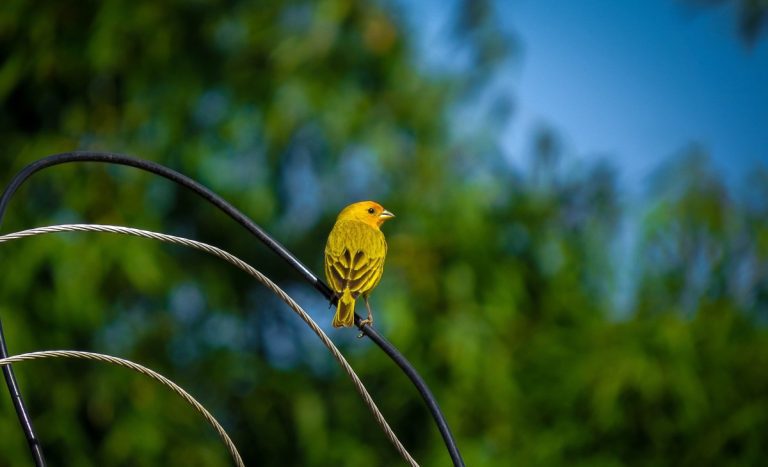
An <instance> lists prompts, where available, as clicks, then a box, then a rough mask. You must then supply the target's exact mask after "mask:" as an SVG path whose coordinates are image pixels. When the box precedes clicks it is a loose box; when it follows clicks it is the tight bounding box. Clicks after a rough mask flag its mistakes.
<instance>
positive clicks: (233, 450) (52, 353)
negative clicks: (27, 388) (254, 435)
mask: <svg viewBox="0 0 768 467" xmlns="http://www.w3.org/2000/svg"><path fill="white" fill-rule="evenodd" d="M44 358H79V359H85V360H95V361H99V362H105V363H111V364H113V365H119V366H122V367H125V368H129V369H131V370H133V371H135V372H137V373H141V374H142V375H145V376H149V377H150V378H152V379H154V380H155V381H158V382H160V383H162V384H163V385H165V386H167V387H168V388H170V389H171V390H172V391H173V392H175V393H176V394H178V395H179V396H181V397H182V398H183V399H184V400H186V401H187V402H188V403H189V404H190V405H191V406H192V407H193V408H194V409H195V410H197V411H198V412H199V413H200V414H201V415H202V416H203V417H204V418H205V420H206V421H207V422H208V423H209V424H210V425H211V426H212V427H213V429H214V430H216V432H217V433H218V434H219V438H221V440H222V441H223V442H224V444H225V445H226V446H227V449H228V450H229V454H230V455H231V456H232V460H233V461H234V463H235V465H237V466H238V467H245V464H244V463H243V459H242V457H240V453H239V452H238V451H237V447H236V446H235V443H233V442H232V439H230V437H229V435H228V434H227V432H226V430H224V427H222V426H221V424H220V423H219V422H218V421H217V420H216V418H214V416H213V415H211V413H210V412H208V410H207V409H206V408H205V407H204V406H203V405H202V404H201V403H199V402H198V401H197V400H196V399H195V398H194V397H192V395H190V394H189V393H188V392H187V391H185V390H184V389H183V388H182V387H181V386H179V385H178V384H176V383H174V382H173V381H171V380H170V379H168V378H166V377H165V376H163V375H161V374H160V373H158V372H156V371H154V370H151V369H149V368H147V367H145V366H142V365H139V364H138V363H135V362H132V361H130V360H126V359H124V358H119V357H113V356H111V355H106V354H101V353H95V352H83V351H79V350H42V351H38V352H29V353H23V354H19V355H12V356H10V357H6V358H0V366H6V365H10V364H11V363H16V362H23V361H30V360H40V359H44Z"/></svg>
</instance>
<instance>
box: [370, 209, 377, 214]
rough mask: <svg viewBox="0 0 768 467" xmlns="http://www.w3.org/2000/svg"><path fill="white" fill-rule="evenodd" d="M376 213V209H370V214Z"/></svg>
mask: <svg viewBox="0 0 768 467" xmlns="http://www.w3.org/2000/svg"><path fill="white" fill-rule="evenodd" d="M374 212H376V210H375V209H373V208H368V214H373V213H374Z"/></svg>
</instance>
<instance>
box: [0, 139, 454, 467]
mask: <svg viewBox="0 0 768 467" xmlns="http://www.w3.org/2000/svg"><path fill="white" fill-rule="evenodd" d="M68 162H106V163H111V164H118V165H125V166H130V167H135V168H137V169H141V170H144V171H147V172H151V173H154V174H156V175H160V176H161V177H164V178H167V179H168V180H171V181H173V182H176V183H178V184H179V185H182V186H183V187H185V188H187V189H189V190H191V191H193V192H195V193H197V194H198V195H200V196H201V197H202V198H203V199H205V200H206V201H208V202H210V203H211V204H213V205H214V206H216V207H218V208H219V209H220V210H221V211H223V212H224V213H225V214H227V215H228V216H229V217H231V218H232V219H234V220H235V221H237V223H239V224H240V225H241V226H243V227H245V228H246V229H247V230H248V231H249V232H251V233H252V234H253V235H255V236H256V237H257V238H258V239H259V240H261V242H262V243H264V244H265V245H267V247H269V248H270V249H271V250H272V251H274V252H275V253H276V254H277V255H278V256H280V257H281V258H282V259H283V260H285V261H286V262H287V263H288V264H290V265H291V266H292V267H293V268H294V269H296V271H298V272H299V274H300V275H301V276H302V277H303V278H304V280H306V281H307V282H309V283H310V284H311V285H312V286H313V287H314V288H315V289H317V291H318V292H320V293H321V294H323V296H324V297H325V298H326V299H328V300H330V301H331V302H333V303H335V302H336V297H335V295H334V293H333V291H332V290H331V289H330V288H329V287H328V286H327V285H326V284H325V282H323V281H322V280H321V279H319V278H318V277H317V276H315V275H314V274H312V271H310V270H309V268H307V267H306V266H305V265H304V264H303V263H302V262H301V261H299V260H298V259H297V258H296V257H295V256H294V255H293V254H292V253H291V252H290V251H288V250H287V249H286V248H285V247H284V246H283V245H281V244H280V243H279V242H277V241H276V240H275V239H273V238H272V237H270V236H269V234H267V233H266V232H264V230H262V229H261V228H260V227H259V226H258V225H256V224H255V223H254V222H253V221H252V220H251V219H249V218H248V217H247V216H245V215H244V214H243V213H241V212H240V211H239V210H237V209H236V208H235V207H234V206H232V205H231V204H229V203H228V202H227V201H225V200H224V199H223V198H221V197H220V196H219V195H217V194H216V193H214V192H212V191H211V190H209V189H208V188H206V187H205V186H203V185H201V184H200V183H198V182H196V181H194V180H192V179H191V178H189V177H187V176H185V175H182V174H180V173H179V172H176V171H175V170H172V169H169V168H168V167H165V166H163V165H161V164H158V163H156V162H152V161H148V160H143V159H136V158H132V157H129V156H125V155H122V154H113V153H107V152H68V153H62V154H54V155H52V156H48V157H44V158H42V159H39V160H37V161H35V162H33V163H31V164H29V165H27V166H26V167H24V168H23V169H22V170H21V171H19V172H18V173H17V174H16V176H15V177H13V179H12V180H11V182H10V183H9V184H8V187H7V188H6V189H5V191H4V192H3V194H2V197H0V224H2V220H3V216H4V215H5V210H6V208H7V206H8V202H9V201H10V199H11V197H12V196H13V194H14V193H15V192H16V190H18V188H19V187H20V186H21V185H22V184H23V183H24V181H25V180H26V179H28V178H29V177H30V176H32V174H34V173H35V172H37V171H39V170H42V169H45V168H47V167H51V166H54V165H59V164H64V163H68ZM361 320H362V318H361V317H360V316H359V315H357V314H355V325H357V326H358V327H359V328H360V330H361V331H362V333H363V334H364V335H366V336H368V338H370V339H371V340H372V341H373V342H374V343H375V344H376V345H378V346H379V347H380V348H381V349H382V350H383V351H384V353H386V354H387V355H388V356H389V357H390V358H391V359H392V360H393V361H394V362H395V363H396V364H397V366H399V367H400V369H401V370H403V372H404V373H405V374H406V375H407V376H408V378H409V379H410V380H411V382H412V383H413V385H414V386H416V389H417V390H418V391H419V394H420V395H421V397H422V399H424V402H425V403H426V404H427V408H428V409H429V411H430V413H431V414H432V417H433V418H434V420H435V423H436V424H437V428H438V430H440V434H441V435H442V437H443V441H444V442H445V445H446V448H447V449H448V454H449V455H450V457H451V460H452V461H453V465H454V466H457V467H459V466H461V467H463V466H464V460H463V459H462V457H461V454H460V453H459V449H458V446H457V445H456V441H455V439H454V438H453V434H452V433H451V429H450V427H449V426H448V422H447V421H446V420H445V416H444V415H443V412H442V411H441V410H440V406H439V405H438V404H437V400H436V399H435V397H434V395H433V394H432V392H431V391H430V390H429V387H428V386H427V384H426V383H425V382H424V380H423V379H422V378H421V375H419V373H418V372H417V371H416V369H415V368H414V367H413V366H412V365H411V364H410V362H408V360H407V359H406V358H405V357H404V356H403V355H402V354H401V353H400V352H399V351H398V350H397V349H396V348H395V346H393V345H392V344H391V343H390V342H389V341H387V340H386V339H385V338H384V337H383V336H382V335H381V334H379V333H378V332H377V331H376V330H375V329H373V328H372V327H370V326H366V325H364V326H362V327H361V326H360V321H361ZM0 355H2V356H3V357H7V356H8V355H7V349H6V344H5V335H4V334H3V331H2V323H0ZM3 373H4V374H5V380H6V384H7V385H8V389H9V391H10V393H11V397H12V398H13V403H14V407H15V408H16V413H17V415H18V417H19V422H20V423H21V425H22V427H23V429H24V433H25V435H26V436H27V440H28V442H29V445H30V449H31V450H32V454H33V457H34V458H35V462H36V464H37V465H38V466H42V465H45V461H44V459H43V456H42V451H41V449H40V443H39V441H38V439H37V437H36V435H35V432H34V428H33V427H32V423H31V421H30V419H29V415H28V413H27V410H26V407H25V406H24V402H23V400H22V398H21V392H20V391H19V389H18V384H17V383H16V378H15V376H14V374H13V370H12V369H11V365H6V366H4V367H3ZM38 459H39V460H38Z"/></svg>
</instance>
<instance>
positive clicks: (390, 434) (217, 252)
mask: <svg viewBox="0 0 768 467" xmlns="http://www.w3.org/2000/svg"><path fill="white" fill-rule="evenodd" d="M56 232H107V233H116V234H122V235H132V236H135V237H143V238H150V239H154V240H160V241H163V242H167V243H173V244H177V245H182V246H186V247H190V248H194V249H196V250H200V251H203V252H206V253H209V254H211V255H213V256H216V257H218V258H221V259H223V260H224V261H227V262H228V263H230V264H232V265H234V266H236V267H238V268H240V269H241V270H243V271H245V272H246V273H248V274H250V275H251V276H252V277H254V278H255V279H256V280H258V281H259V282H261V283H262V284H263V285H264V286H266V287H267V288H268V289H269V290H271V291H272V292H273V293H274V294H275V295H277V296H278V297H280V299H281V300H282V301H283V302H285V303H286V304H287V305H288V306H289V307H290V308H291V310H293V312H294V313H296V314H297V315H299V317H300V318H301V320H302V321H304V322H305V323H306V324H307V325H308V326H309V327H310V328H311V329H312V331H313V332H314V333H315V334H316V335H317V337H319V338H320V341H321V342H322V343H323V345H325V347H326V348H327V349H328V351H329V352H331V355H333V357H334V358H335V359H336V361H337V362H338V363H339V365H341V367H342V368H343V370H344V372H345V373H346V374H347V376H349V378H350V379H351V380H352V382H353V383H354V386H355V388H356V389H357V392H358V394H360V397H361V398H362V399H363V402H365V405H366V406H367V407H368V409H369V410H370V411H371V413H372V414H373V417H374V419H375V420H376V423H378V424H379V426H380V427H381V429H382V430H383V431H384V433H385V434H386V436H387V438H388V439H389V441H390V442H391V443H392V444H393V445H394V446H395V449H396V450H397V452H398V453H399V454H400V456H402V457H403V459H404V460H405V461H406V462H407V463H408V464H409V465H411V466H414V467H418V465H419V464H418V463H417V462H416V461H415V460H414V459H413V457H411V455H410V453H408V451H407V450H406V449H405V446H403V444H402V443H401V442H400V440H399V439H398V438H397V435H396V434H395V432H394V431H393V430H392V428H391V427H390V426H389V423H387V421H386V419H385V418H384V415H383V414H382V413H381V411H380V410H379V408H378V407H377V406H376V403H375V402H374V401H373V398H372V397H371V395H370V394H369V393H368V390H367V389H366V388H365V386H364V385H363V382H362V381H361V380H360V378H359V377H358V376H357V373H355V371H354V370H353V369H352V367H351V366H350V365H349V363H348V362H347V360H346V359H345V358H344V356H343V355H342V354H341V352H340V351H339V349H338V348H337V347H336V346H335V345H334V344H333V342H332V341H331V339H330V338H329V337H328V335H327V334H325V332H323V330H322V329H320V326H318V325H317V323H315V321H314V320H313V319H312V318H311V317H310V316H309V315H308V314H307V312H306V311H304V309H303V308H301V306H300V305H299V304H298V303H296V301H295V300H294V299H293V298H291V296H290V295H288V294H287V293H286V292H285V291H283V290H282V289H281V288H280V287H279V286H278V285H277V284H275V283H274V282H272V280H271V279H269V278H268V277H267V276H265V275H264V274H262V273H261V272H259V271H258V270H257V269H255V268H254V267H253V266H251V265H249V264H248V263H246V262H245V261H243V260H241V259H240V258H238V257H236V256H234V255H232V254H231V253H228V252H226V251H224V250H222V249H220V248H217V247H215V246H213V245H209V244H207V243H202V242H198V241H196V240H190V239H188V238H184V237H176V236H174V235H167V234H163V233H159V232H152V231H148V230H141V229H135V228H132V227H123V226H116V225H99V224H62V225H52V226H47V227H38V228H34V229H28V230H22V231H19V232H13V233H10V234H5V235H2V236H0V243H3V242H8V241H11V240H18V239H21V238H26V237H32V236H35V235H43V234H49V233H56Z"/></svg>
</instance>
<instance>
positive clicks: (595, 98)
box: [415, 0, 768, 193]
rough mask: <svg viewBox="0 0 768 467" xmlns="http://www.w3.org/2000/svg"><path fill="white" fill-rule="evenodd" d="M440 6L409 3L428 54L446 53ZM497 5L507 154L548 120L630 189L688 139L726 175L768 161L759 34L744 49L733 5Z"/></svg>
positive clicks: (766, 76)
mask: <svg viewBox="0 0 768 467" xmlns="http://www.w3.org/2000/svg"><path fill="white" fill-rule="evenodd" d="M442 5H444V4H443V3H442V2H438V1H435V0H430V1H429V2H427V3H425V4H423V5H422V6H419V7H415V9H416V10H418V11H417V12H416V16H417V17H426V18H430V20H429V21H427V22H422V23H421V25H423V27H422V31H421V35H422V42H423V44H424V50H425V51H426V52H427V54H429V55H431V57H428V58H429V59H430V60H431V61H432V62H433V63H434V62H445V61H446V60H447V61H450V57H451V56H452V55H451V54H452V51H451V50H450V46H446V45H445V43H443V45H442V47H441V45H440V41H441V38H445V37H447V36H446V35H447V33H448V31H447V30H446V23H447V20H448V19H449V15H450V14H451V13H450V12H449V11H450V10H449V9H446V8H445V7H443V6H442ZM496 7H497V12H498V14H499V18H500V20H501V22H502V24H503V25H504V28H505V29H506V30H508V31H511V32H513V33H514V34H515V35H516V36H517V37H518V39H519V45H520V48H521V51H522V53H521V54H520V56H519V57H518V60H516V62H515V63H513V64H510V66H508V67H506V68H505V69H504V70H503V71H502V72H501V75H500V76H499V77H498V80H497V83H500V88H501V89H502V90H503V92H509V93H510V94H511V95H512V96H514V98H515V101H516V113H515V116H514V118H513V119H512V120H511V122H510V125H509V126H508V127H507V128H506V129H505V130H504V132H503V135H502V141H503V143H504V147H505V148H506V149H507V151H508V152H509V156H510V158H511V159H512V160H513V161H514V162H515V163H520V164H522V163H523V161H524V159H525V158H526V157H527V156H526V148H527V147H528V146H529V144H530V137H531V134H532V130H533V129H535V128H536V127H537V126H539V125H542V124H546V125H548V126H549V127H551V128H553V129H555V130H556V131H557V132H558V133H559V135H560V136H561V137H562V138H563V141H564V143H565V147H566V150H567V152H568V153H570V154H573V155H575V156H574V157H576V158H577V159H578V158H585V159H587V160H589V159H592V158H596V157H603V158H607V159H609V160H611V161H612V163H613V164H614V165H615V166H616V167H617V168H618V169H619V173H620V174H621V179H622V181H623V182H624V187H625V189H628V190H629V191H630V193H632V192H634V193H638V192H643V191H644V188H645V187H646V183H645V182H646V180H647V179H648V176H649V175H650V174H651V173H652V172H653V170H654V169H656V168H658V167H659V165H660V164H661V163H662V162H663V161H664V160H666V159H668V158H670V157H672V156H674V155H676V154H679V153H680V152H681V151H682V150H684V149H685V148H686V147H689V146H690V145H691V144H699V145H701V147H703V148H704V149H705V150H707V151H708V152H709V153H710V154H711V156H712V160H713V164H714V165H715V167H717V168H718V169H719V170H720V171H721V172H722V173H724V174H725V176H726V177H727V179H728V180H729V181H730V182H735V181H738V180H739V179H740V178H741V174H743V173H744V172H745V171H746V170H748V169H750V168H752V167H754V166H755V165H756V164H758V163H762V164H763V165H768V37H763V40H762V42H759V43H758V44H757V46H756V47H754V48H752V49H749V48H748V47H747V46H746V45H745V44H744V43H743V42H742V41H741V39H740V37H739V36H738V34H737V31H736V18H735V13H734V12H733V11H732V10H731V9H729V8H727V7H718V8H707V9H698V8H691V7H689V6H686V5H685V4H684V3H683V2H681V1H679V0H632V1H629V0H627V1H616V0H581V1H571V0H560V1H552V0H507V1H498V2H497V3H496ZM454 12H455V9H454ZM444 42H445V41H444Z"/></svg>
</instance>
